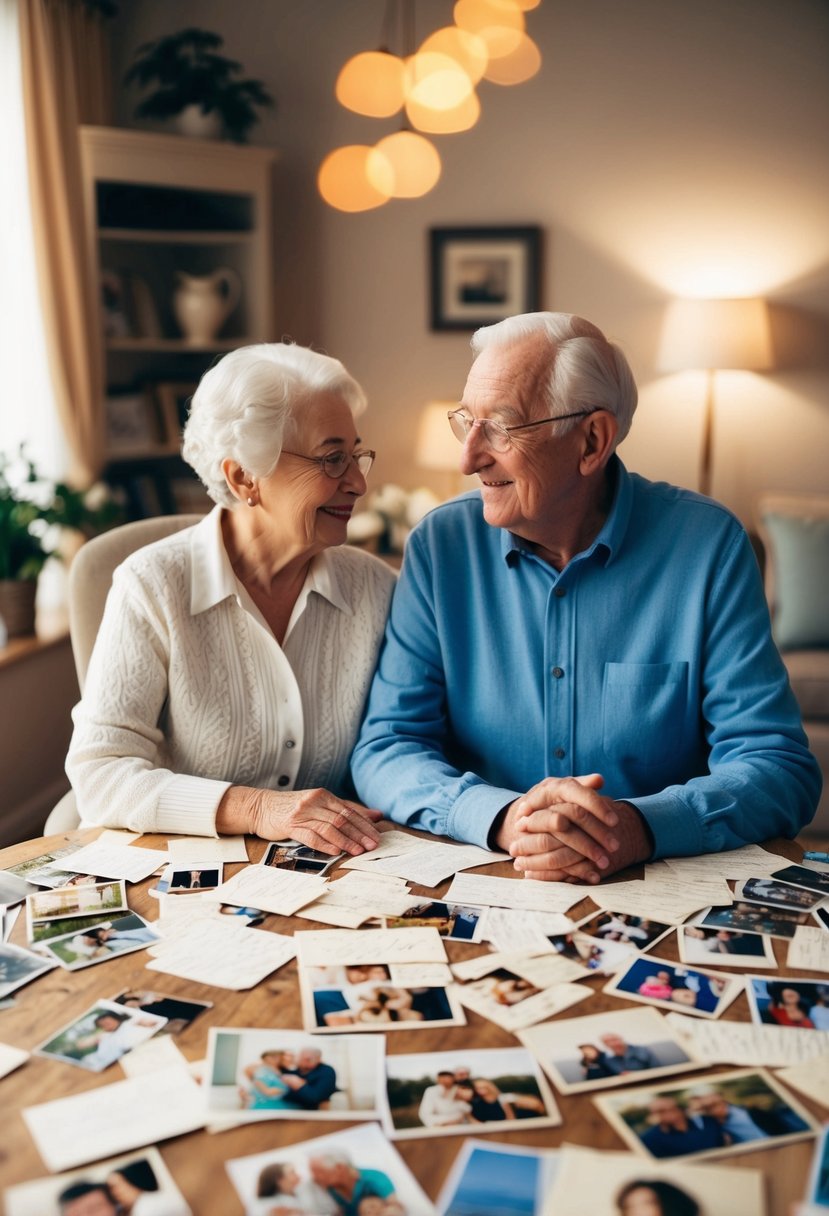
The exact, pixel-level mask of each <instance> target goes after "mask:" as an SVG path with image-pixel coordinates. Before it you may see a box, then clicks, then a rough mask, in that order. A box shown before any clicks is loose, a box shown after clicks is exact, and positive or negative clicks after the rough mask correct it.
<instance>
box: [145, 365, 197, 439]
mask: <svg viewBox="0 0 829 1216" xmlns="http://www.w3.org/2000/svg"><path fill="white" fill-rule="evenodd" d="M197 387H198V385H197V384H196V382H195V381H193V380H184V381H179V380H162V381H159V382H158V383H157V384H156V385H155V399H156V402H157V404H158V412H159V417H160V420H161V428H162V435H163V441H164V446H165V448H166V450H167V451H168V452H179V451H180V450H181V433H182V430H183V429H184V424H185V422H186V421H187V410H188V408H189V405H190V398H191V397H192V396H193V393H194V392H195V391H196V388H197Z"/></svg>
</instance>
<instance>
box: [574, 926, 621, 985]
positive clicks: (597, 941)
mask: <svg viewBox="0 0 829 1216" xmlns="http://www.w3.org/2000/svg"><path fill="white" fill-rule="evenodd" d="M573 944H574V946H575V948H576V958H577V959H578V960H579V961H580V962H582V963H584V965H585V967H586V968H587V970H588V971H594V972H595V973H596V975H613V974H614V973H615V972H616V971H618V970H619V969H620V967H623V966H624V964H625V963H626V962H627V961H628V959H630V958H631V956H632V955H634V954H636V953H637V949H636V947H635V946H633V945H631V944H630V943H629V942H617V941H606V940H604V939H603V938H600V937H590V936H588V934H586V933H575V934H574V935H573Z"/></svg>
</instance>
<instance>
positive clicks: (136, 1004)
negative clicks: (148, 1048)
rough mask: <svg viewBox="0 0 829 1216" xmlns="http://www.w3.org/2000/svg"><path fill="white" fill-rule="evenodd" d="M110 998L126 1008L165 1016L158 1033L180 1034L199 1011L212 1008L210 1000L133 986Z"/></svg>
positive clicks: (161, 1016) (202, 1011)
mask: <svg viewBox="0 0 829 1216" xmlns="http://www.w3.org/2000/svg"><path fill="white" fill-rule="evenodd" d="M112 999H113V1000H114V1001H115V1003H116V1004H117V1005H124V1006H126V1008H127V1009H133V1010H137V1009H140V1010H141V1011H142V1012H143V1013H152V1014H155V1016H156V1017H160V1018H166V1019H167V1021H166V1022H165V1024H164V1025H163V1026H162V1027H160V1029H159V1031H158V1033H159V1034H160V1035H164V1034H181V1032H182V1030H186V1029H187V1027H188V1026H189V1025H190V1023H191V1022H193V1021H195V1019H196V1018H197V1017H198V1016H199V1014H200V1013H204V1012H205V1010H207V1009H212V1008H213V1005H212V1003H211V1002H210V1001H184V1000H182V999H181V998H180V997H177V996H167V994H166V993H164V992H147V991H145V990H143V989H133V988H128V989H126V991H125V992H119V994H118V996H116V997H113V998H112Z"/></svg>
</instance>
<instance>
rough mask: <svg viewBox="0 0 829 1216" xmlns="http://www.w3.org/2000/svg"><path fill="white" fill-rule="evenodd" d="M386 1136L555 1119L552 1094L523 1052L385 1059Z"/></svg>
mask: <svg viewBox="0 0 829 1216" xmlns="http://www.w3.org/2000/svg"><path fill="white" fill-rule="evenodd" d="M386 1073H387V1090H388V1101H389V1115H390V1119H391V1128H390V1134H391V1135H393V1136H395V1137H399V1138H403V1137H410V1136H426V1135H437V1134H445V1133H447V1132H450V1133H455V1132H472V1133H474V1134H481V1133H483V1132H489V1131H505V1130H506V1125H507V1124H509V1123H511V1122H513V1121H517V1120H519V1119H520V1120H525V1121H526V1122H525V1126H533V1125H536V1126H537V1125H542V1124H543V1125H547V1126H551V1125H553V1124H557V1123H559V1122H560V1119H559V1117H558V1111H557V1110H556V1107H555V1103H554V1102H553V1097H552V1094H551V1093H550V1091H549V1089H548V1088H547V1086H546V1083H545V1081H544V1078H543V1077H542V1076H541V1074H540V1072H539V1069H538V1066H537V1065H536V1063H535V1061H534V1060H533V1058H532V1056H531V1055H530V1054H529V1052H528V1051H525V1050H524V1049H522V1048H502V1049H500V1050H497V1049H483V1050H481V1051H478V1052H476V1053H475V1059H474V1067H473V1063H472V1061H469V1060H464V1059H463V1058H458V1057H457V1056H455V1055H453V1054H452V1053H450V1052H438V1053H435V1054H432V1055H410V1056H401V1055H395V1056H388V1057H387V1058H386Z"/></svg>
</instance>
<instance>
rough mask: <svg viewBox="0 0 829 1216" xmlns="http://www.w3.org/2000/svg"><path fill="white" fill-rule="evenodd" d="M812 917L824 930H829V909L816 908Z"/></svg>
mask: <svg viewBox="0 0 829 1216" xmlns="http://www.w3.org/2000/svg"><path fill="white" fill-rule="evenodd" d="M812 916H813V917H814V918H815V920H816V921H817V923H818V924H819V925H820V927H821V928H822V929H827V930H829V908H815V909H814V911H813V912H812ZM792 936H794V935H792Z"/></svg>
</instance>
